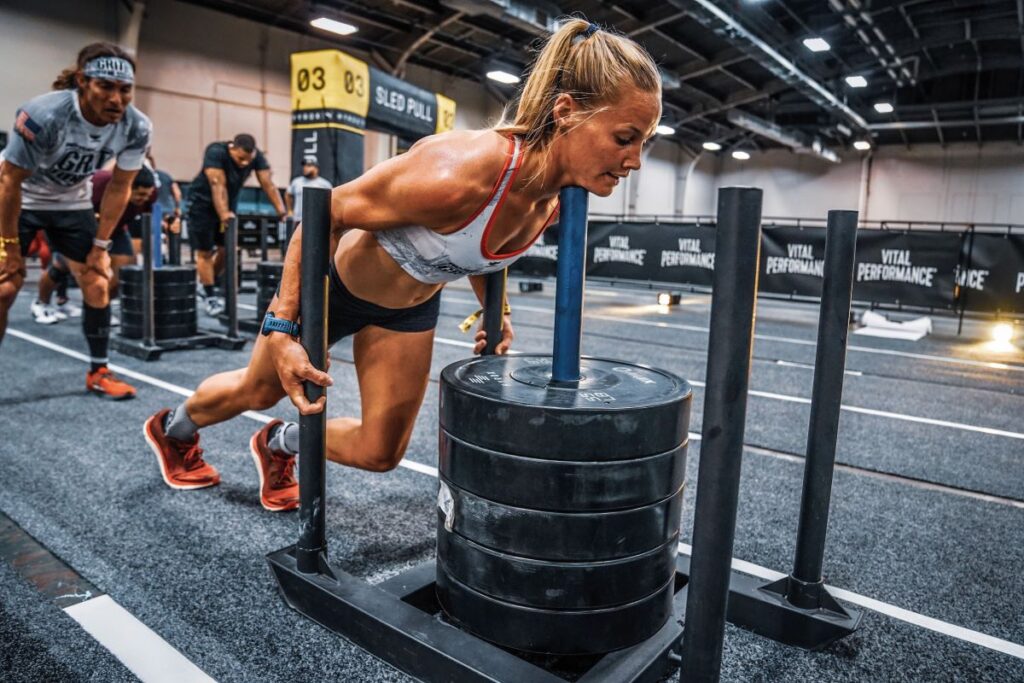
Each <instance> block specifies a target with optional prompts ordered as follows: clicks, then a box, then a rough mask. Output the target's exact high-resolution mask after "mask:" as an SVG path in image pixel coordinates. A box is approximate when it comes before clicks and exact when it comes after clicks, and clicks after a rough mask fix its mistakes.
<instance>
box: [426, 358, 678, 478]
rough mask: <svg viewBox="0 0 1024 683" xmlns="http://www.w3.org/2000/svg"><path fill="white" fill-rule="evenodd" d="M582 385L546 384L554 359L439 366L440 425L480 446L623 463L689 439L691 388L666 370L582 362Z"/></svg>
mask: <svg viewBox="0 0 1024 683" xmlns="http://www.w3.org/2000/svg"><path fill="white" fill-rule="evenodd" d="M580 369H581V373H582V374H583V379H582V380H581V381H580V382H579V386H577V387H555V386H548V384H547V382H548V378H549V377H550V373H551V357H550V356H541V355H529V354H523V355H516V356H479V357H475V358H468V359H465V360H461V361H458V362H456V363H452V364H451V365H449V366H448V367H446V368H445V369H444V370H442V371H441V401H440V418H441V427H442V428H443V429H445V430H447V431H448V433H449V434H451V435H452V436H454V437H456V438H459V439H461V440H463V441H465V442H467V443H471V444H474V445H477V446H481V447H483V448H489V449H491V450H495V451H500V452H502V453H515V454H516V455H523V456H528V457H535V458H551V459H560V460H593V459H598V458H605V459H611V460H626V459H629V458H634V457H638V456H644V455H654V454H655V453H664V452H665V451H670V450H672V449H674V448H676V447H677V446H679V445H680V444H682V443H683V442H684V441H685V440H686V436H687V430H688V429H689V422H690V402H691V398H692V392H691V390H690V385H689V384H687V382H686V381H685V380H683V379H681V378H679V377H676V376H675V375H673V374H671V373H668V372H665V371H663V370H656V369H654V368H649V367H646V366H642V365H635V364H632V363H626V362H623V361H615V360H607V359H602V358H583V359H581V361H580Z"/></svg>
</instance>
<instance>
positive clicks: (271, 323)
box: [260, 311, 301, 337]
mask: <svg viewBox="0 0 1024 683" xmlns="http://www.w3.org/2000/svg"><path fill="white" fill-rule="evenodd" d="M300 329H301V328H300V327H299V324H298V323H297V322H295V321H294V320H285V319H284V318H278V317H277V316H276V315H274V312H273V311H267V314H266V315H265V316H263V326H262V327H260V332H261V333H262V334H263V335H264V336H266V335H269V334H270V333H271V332H284V333H285V334H287V335H288V336H289V337H298V336H299V331H300Z"/></svg>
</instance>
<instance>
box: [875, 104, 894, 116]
mask: <svg viewBox="0 0 1024 683" xmlns="http://www.w3.org/2000/svg"><path fill="white" fill-rule="evenodd" d="M892 109H893V107H892V105H891V104H890V103H888V102H875V111H877V112H878V113H879V114H891V113H892Z"/></svg>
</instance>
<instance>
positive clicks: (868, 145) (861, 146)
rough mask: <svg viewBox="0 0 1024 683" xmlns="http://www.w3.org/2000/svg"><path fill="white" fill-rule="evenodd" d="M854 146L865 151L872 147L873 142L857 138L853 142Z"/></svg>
mask: <svg viewBox="0 0 1024 683" xmlns="http://www.w3.org/2000/svg"><path fill="white" fill-rule="evenodd" d="M853 148H854V149H859V150H860V151H862V152H863V151H865V150H869V149H871V143H870V142H868V141H867V140H857V141H856V142H854V143H853Z"/></svg>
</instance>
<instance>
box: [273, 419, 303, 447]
mask: <svg viewBox="0 0 1024 683" xmlns="http://www.w3.org/2000/svg"><path fill="white" fill-rule="evenodd" d="M267 446H268V447H269V448H270V450H272V451H284V452H285V453H287V454H288V455H295V454H296V453H298V452H299V425H297V424H295V423H294V422H285V423H284V424H280V425H278V426H277V427H275V428H274V429H273V430H272V431H271V432H270V438H268V439H267Z"/></svg>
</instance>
